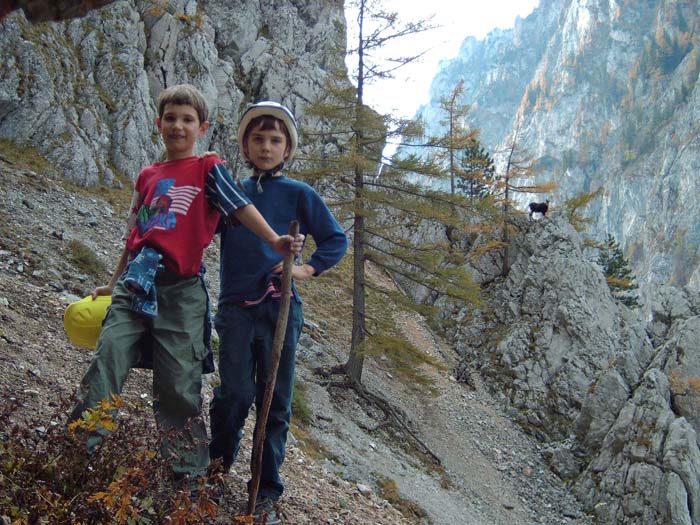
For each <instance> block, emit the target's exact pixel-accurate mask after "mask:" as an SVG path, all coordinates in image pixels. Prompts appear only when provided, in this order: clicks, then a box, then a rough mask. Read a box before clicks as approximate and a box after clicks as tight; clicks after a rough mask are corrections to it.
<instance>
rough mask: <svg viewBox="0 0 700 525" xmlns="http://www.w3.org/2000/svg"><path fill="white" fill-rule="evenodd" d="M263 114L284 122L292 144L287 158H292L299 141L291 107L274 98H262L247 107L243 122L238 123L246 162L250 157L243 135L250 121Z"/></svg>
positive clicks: (242, 118)
mask: <svg viewBox="0 0 700 525" xmlns="http://www.w3.org/2000/svg"><path fill="white" fill-rule="evenodd" d="M263 115H269V116H271V117H275V118H276V119H279V120H281V121H282V122H284V125H285V126H286V127H287V131H288V132H289V137H290V139H291V144H290V145H289V155H288V156H287V159H286V160H287V161H290V160H292V157H293V156H294V152H295V151H296V149H297V143H298V142H299V137H298V135H297V123H296V120H295V119H294V115H293V114H292V112H291V111H289V109H287V108H286V107H285V106H283V105H282V104H280V103H279V102H273V101H272V100H262V101H260V102H257V103H255V104H253V105H252V106H250V107H249V108H248V109H246V110H245V112H244V113H243V116H242V117H241V122H240V124H239V125H238V150H239V151H240V152H241V156H242V157H243V159H244V160H245V161H246V162H250V159H249V158H248V157H247V156H246V154H245V152H244V149H243V136H244V135H245V130H246V128H247V127H248V124H250V121H251V120H253V119H255V118H257V117H262V116H263Z"/></svg>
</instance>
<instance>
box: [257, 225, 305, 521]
mask: <svg viewBox="0 0 700 525" xmlns="http://www.w3.org/2000/svg"><path fill="white" fill-rule="evenodd" d="M298 233H299V222H298V221H292V222H291V223H289V235H291V236H292V237H296V236H297V234H298ZM293 264H294V255H291V254H290V255H287V256H285V258H284V264H283V267H282V290H281V295H280V309H279V314H278V315H277V325H276V326H275V337H274V339H273V340H272V358H271V362H270V371H269V374H268V376H267V378H266V381H265V394H264V396H263V402H262V406H261V407H260V409H259V411H258V418H257V420H256V421H255V440H254V441H253V461H252V467H251V468H252V479H251V482H250V487H249V489H248V514H249V515H250V516H252V515H253V513H254V512H255V500H256V499H257V498H258V488H259V486H260V470H261V468H262V453H263V443H264V442H265V431H266V427H267V416H268V415H269V414H270V405H271V404H272V394H273V393H274V391H275V381H276V380H277V369H278V368H279V364H280V356H281V355H282V345H283V344H284V336H285V333H286V332H287V318H288V317H289V297H290V293H291V290H292V265H293Z"/></svg>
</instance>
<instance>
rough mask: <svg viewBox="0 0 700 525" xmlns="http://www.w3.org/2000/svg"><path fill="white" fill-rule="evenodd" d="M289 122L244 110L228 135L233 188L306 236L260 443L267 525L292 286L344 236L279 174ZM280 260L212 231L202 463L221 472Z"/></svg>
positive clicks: (298, 186)
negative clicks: (234, 141) (217, 246)
mask: <svg viewBox="0 0 700 525" xmlns="http://www.w3.org/2000/svg"><path fill="white" fill-rule="evenodd" d="M297 137H298V135H297V129H296V122H295V119H294V116H293V115H292V113H291V112H290V111H289V110H288V109H287V108H286V107H285V106H283V105H281V104H278V103H276V102H272V101H263V102H258V103H257V104H254V105H252V106H251V107H249V108H248V109H247V110H246V112H245V113H244V114H243V117H242V118H241V122H240V125H239V128H238V146H239V148H240V152H241V155H242V156H243V158H244V160H245V161H246V162H247V164H248V165H249V167H252V169H253V174H252V176H251V177H250V178H248V179H246V180H245V181H243V186H244V188H245V191H246V195H247V197H248V198H249V199H250V201H251V203H252V204H254V205H255V207H256V208H257V209H258V210H259V211H260V213H261V214H262V215H263V217H264V218H265V220H266V221H267V222H268V223H269V224H270V226H272V228H273V229H274V230H275V231H276V232H277V233H279V234H284V233H286V232H287V230H288V229H289V223H290V222H291V221H292V220H297V221H299V232H300V233H302V234H304V235H305V236H307V235H309V234H310V235H311V236H312V237H313V238H314V241H315V242H316V251H315V252H314V253H313V254H312V256H311V258H309V259H308V260H307V261H306V262H305V263H304V264H303V265H301V266H294V267H293V272H292V278H293V281H292V300H291V304H290V309H289V318H288V322H287V332H286V336H285V341H284V345H283V347H282V356H281V359H280V363H279V369H278V372H277V381H276V384H275V390H274V394H273V398H272V405H271V407H270V413H269V416H268V422H267V432H266V437H265V442H264V445H263V455H262V468H261V479H260V489H259V492H258V504H257V505H256V515H262V514H266V516H267V522H266V523H268V524H269V525H273V524H275V523H281V521H280V519H279V512H277V510H278V509H276V504H273V503H274V502H276V501H277V500H278V499H279V497H280V496H281V495H282V491H283V490H284V485H283V483H282V481H281V479H280V475H279V469H280V466H281V465H282V462H283V461H284V456H285V443H286V440H287V432H288V430H289V420H290V418H291V406H292V390H293V387H294V357H295V352H296V346H297V342H298V340H299V336H300V334H301V330H302V327H303V324H304V318H303V313H302V307H301V298H300V297H299V294H298V292H297V290H296V287H295V286H294V280H297V281H300V280H304V279H308V278H309V277H312V276H318V275H320V274H321V273H322V272H324V271H325V270H327V269H328V268H330V267H331V266H333V265H334V264H336V263H337V262H338V261H340V259H341V258H342V257H343V255H344V254H345V251H346V249H347V237H346V236H345V233H344V232H343V229H342V228H341V227H340V225H339V224H338V222H337V221H336V220H335V218H334V217H333V214H332V213H331V212H330V210H329V209H328V207H327V206H326V205H325V203H324V202H323V200H322V199H321V197H320V196H319V195H318V194H317V193H316V191H314V189H313V188H311V186H309V185H308V184H305V183H303V182H300V181H296V180H293V179H289V178H287V177H285V176H284V175H283V173H282V168H283V167H284V165H285V162H288V161H289V160H290V159H291V158H292V156H293V155H294V151H295V150H296V147H297V141H298V138H297ZM281 272H282V257H281V256H280V255H278V254H277V253H276V252H275V251H274V250H272V249H270V247H269V246H268V245H266V244H265V243H264V242H261V240H260V238H259V237H257V236H256V235H254V234H251V232H250V231H249V230H247V229H246V228H241V227H240V226H228V227H227V228H226V229H225V230H224V231H223V232H222V233H221V292H220V295H219V307H218V312H217V314H216V318H215V326H216V330H217V332H218V334H219V338H220V344H219V374H220V376H221V385H220V386H218V387H216V388H215V390H214V399H213V400H212V402H211V406H210V409H209V413H210V416H211V436H212V437H211V443H210V445H209V454H210V458H211V460H212V461H213V460H217V459H218V460H220V461H221V464H222V466H223V469H224V472H228V470H229V469H230V467H231V464H232V463H233V461H234V459H235V458H236V455H237V453H238V450H239V448H240V440H241V437H242V435H243V426H244V424H245V420H246V417H247V415H248V411H249V409H250V407H251V405H252V404H253V402H254V401H255V403H256V406H258V405H259V404H260V403H261V402H262V398H263V392H264V390H265V380H266V377H267V375H268V368H269V366H270V356H271V353H272V340H273V337H274V333H275V326H276V323H277V315H278V311H279V297H280V288H281V279H280V277H281Z"/></svg>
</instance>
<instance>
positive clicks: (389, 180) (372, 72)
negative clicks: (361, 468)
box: [307, 0, 478, 386]
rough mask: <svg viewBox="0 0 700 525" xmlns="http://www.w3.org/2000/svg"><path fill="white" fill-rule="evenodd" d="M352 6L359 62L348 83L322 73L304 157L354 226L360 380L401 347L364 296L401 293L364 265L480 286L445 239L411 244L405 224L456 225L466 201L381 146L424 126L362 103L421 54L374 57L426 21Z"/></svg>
mask: <svg viewBox="0 0 700 525" xmlns="http://www.w3.org/2000/svg"><path fill="white" fill-rule="evenodd" d="M355 8H356V13H357V19H356V20H357V26H356V33H357V41H356V45H355V46H352V47H351V49H349V53H351V54H352V56H354V57H356V58H357V62H356V68H355V71H354V74H353V75H352V76H354V85H353V86H350V85H349V84H348V83H347V81H346V80H345V79H346V72H344V71H341V72H338V73H337V74H336V75H332V76H331V78H329V82H328V84H327V86H326V89H325V90H324V91H325V92H324V95H323V97H322V98H320V99H319V100H316V101H314V102H313V103H312V104H310V105H309V107H308V111H309V114H313V115H314V116H316V117H317V118H318V119H319V120H320V121H321V122H322V123H323V124H322V125H321V126H320V127H319V129H316V130H314V131H313V132H312V133H313V134H314V135H316V136H315V137H314V139H315V140H314V142H316V143H323V144H325V146H324V149H323V150H321V151H315V152H309V157H308V159H307V160H308V165H309V167H310V171H312V172H316V174H317V175H318V174H322V175H324V176H329V177H333V178H334V180H335V181H336V182H340V183H341V184H340V185H338V184H336V186H338V187H337V188H335V190H336V191H337V194H338V201H339V203H340V205H341V206H340V210H339V212H338V217H339V218H340V219H341V221H343V222H345V223H349V222H351V223H352V227H351V231H352V238H353V239H352V248H353V250H352V256H353V307H352V335H351V342H350V353H349V358H348V361H347V363H346V364H345V365H344V367H343V369H344V372H345V374H346V375H347V376H348V378H349V379H350V381H351V383H352V384H355V385H358V386H359V385H360V384H361V380H362V371H363V368H364V358H365V356H366V355H368V354H371V353H375V352H377V348H378V347H380V346H382V347H384V348H388V347H391V346H394V347H397V346H400V344H401V343H399V342H397V341H396V340H395V341H393V342H392V341H389V340H388V339H389V338H388V336H387V333H389V331H390V328H389V327H387V325H386V324H385V323H386V320H384V319H383V318H385V317H386V315H385V313H386V311H381V310H380V309H378V310H376V311H375V313H374V314H373V315H368V314H370V313H372V309H373V308H376V305H375V306H374V307H373V306H371V305H368V304H367V298H368V294H370V293H371V296H372V298H373V299H377V301H378V302H379V301H381V298H382V297H384V298H386V297H387V296H389V295H391V297H392V299H393V300H399V301H402V303H404V304H408V302H407V299H406V297H405V296H402V295H401V294H394V293H392V292H390V291H388V290H386V289H379V288H377V287H372V286H371V285H370V284H368V282H367V280H366V268H365V263H366V261H371V262H372V263H374V264H375V265H377V266H378V267H379V268H381V269H382V270H386V271H387V272H389V273H390V274H392V275H394V276H399V277H400V278H401V279H404V281H405V282H411V283H415V284H416V285H417V286H422V287H424V288H425V289H426V290H428V291H429V293H435V294H440V293H451V294H453V295H457V296H459V297H461V298H463V299H464V300H468V301H475V300H476V297H477V295H478V287H476V286H475V285H474V284H473V283H472V282H471V280H470V279H469V277H468V275H467V273H466V271H460V270H459V269H458V268H456V267H455V266H456V265H454V264H451V262H450V261H448V259H449V258H450V257H451V255H450V254H449V252H448V250H446V249H445V248H446V246H445V242H444V241H440V240H438V241H436V242H435V243H433V244H430V243H426V244H422V245H421V246H415V245H414V243H412V242H410V240H408V237H409V234H408V230H411V229H414V231H415V229H416V228H420V227H425V224H427V223H441V224H443V225H450V224H455V225H457V223H458V214H456V213H455V212H454V209H455V207H459V206H462V205H464V203H463V201H464V199H463V198H462V199H460V198H458V197H456V196H450V195H443V194H439V193H437V192H432V191H429V190H426V189H425V188H421V187H419V186H417V185H412V184H410V183H407V182H406V181H405V180H404V179H405V174H406V173H408V172H420V173H422V174H427V175H434V176H440V175H442V176H444V174H445V169H444V167H443V166H442V165H441V163H440V162H437V161H434V160H431V159H427V160H426V159H422V158H419V157H418V156H417V155H412V156H409V157H408V158H403V159H399V158H397V157H396V156H394V157H392V158H387V157H385V156H384V147H385V145H386V143H387V142H389V141H398V140H399V137H400V138H401V141H404V140H407V139H408V138H416V139H417V138H419V137H422V135H423V130H422V126H421V125H420V124H419V123H417V122H413V121H411V120H407V119H397V118H394V117H393V116H391V115H380V114H378V113H377V112H375V111H373V110H372V109H370V108H369V107H367V106H366V105H365V103H364V92H365V88H366V86H367V85H368V84H369V83H371V82H372V81H373V80H376V79H379V78H386V77H388V76H391V75H392V73H393V72H394V71H395V70H396V69H397V68H399V67H401V66H402V65H406V64H409V63H411V62H413V61H415V60H417V59H418V58H419V57H420V54H416V55H410V56H405V57H398V58H397V57H392V58H389V59H381V58H380V56H379V51H380V50H381V49H382V47H383V46H384V45H386V44H387V43H389V42H393V41H395V40H396V39H399V38H404V37H408V36H411V35H413V36H415V35H417V34H419V33H422V32H424V31H427V30H429V29H432V26H430V24H429V21H420V22H413V23H405V24H404V23H401V22H400V21H399V19H398V16H397V14H396V13H389V12H385V11H383V10H382V9H381V6H380V4H379V3H378V2H371V1H370V0H358V1H357V2H356V4H355ZM319 139H320V140H319ZM427 200H430V202H429V203H428V202H427ZM397 229H398V230H400V231H397ZM415 306H416V305H415V304H414V307H415ZM399 353H400V352H399Z"/></svg>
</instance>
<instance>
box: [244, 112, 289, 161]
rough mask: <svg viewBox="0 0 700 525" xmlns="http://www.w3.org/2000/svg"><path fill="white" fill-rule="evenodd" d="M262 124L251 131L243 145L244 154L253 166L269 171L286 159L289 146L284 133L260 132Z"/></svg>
mask: <svg viewBox="0 0 700 525" xmlns="http://www.w3.org/2000/svg"><path fill="white" fill-rule="evenodd" d="M261 127H262V124H259V125H258V126H257V127H256V128H254V129H252V130H251V131H250V133H249V134H248V138H247V140H246V141H245V143H244V144H243V147H244V153H245V154H246V156H247V157H248V159H250V161H251V162H252V163H253V165H254V166H255V167H256V168H258V169H260V170H262V171H267V170H271V169H272V168H274V167H275V166H277V165H278V164H279V163H280V162H282V161H283V160H285V159H286V158H287V155H288V154H289V145H288V144H287V136H286V135H285V134H284V131H282V130H280V129H279V123H277V124H276V127H275V129H269V130H262V129H260V128H261Z"/></svg>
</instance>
